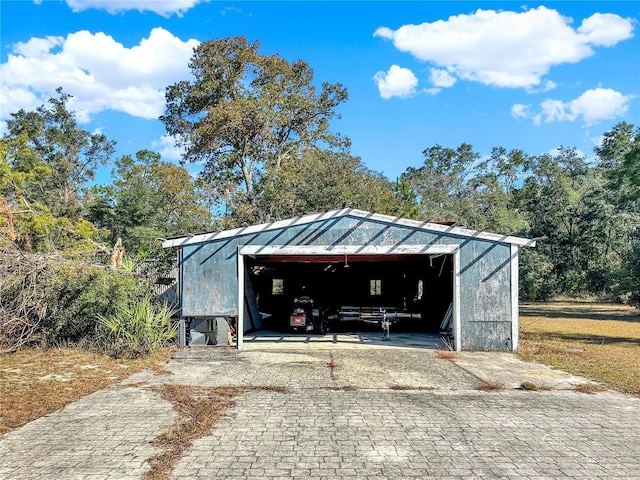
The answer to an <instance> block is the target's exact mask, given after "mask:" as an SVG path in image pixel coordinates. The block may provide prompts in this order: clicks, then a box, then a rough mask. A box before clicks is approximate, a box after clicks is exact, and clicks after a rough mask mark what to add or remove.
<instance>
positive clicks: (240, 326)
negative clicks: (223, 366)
mask: <svg viewBox="0 0 640 480" xmlns="http://www.w3.org/2000/svg"><path fill="white" fill-rule="evenodd" d="M236 328H237V331H236V348H237V349H238V350H242V346H243V345H242V344H243V340H244V255H242V254H241V253H240V251H238V322H237V324H236Z"/></svg>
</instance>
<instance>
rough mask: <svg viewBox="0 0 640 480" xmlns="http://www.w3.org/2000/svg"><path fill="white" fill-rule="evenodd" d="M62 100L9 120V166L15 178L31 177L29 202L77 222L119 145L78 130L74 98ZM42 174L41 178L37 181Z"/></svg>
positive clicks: (26, 188) (60, 97) (27, 189)
mask: <svg viewBox="0 0 640 480" xmlns="http://www.w3.org/2000/svg"><path fill="white" fill-rule="evenodd" d="M56 92H57V94H58V96H57V97H52V98H50V99H49V101H48V102H47V104H46V105H42V106H40V107H38V108H37V109H36V110H35V111H30V112H26V111H24V110H20V111H18V112H17V113H12V114H11V118H10V119H9V120H7V134H6V135H5V137H4V139H5V141H6V142H7V146H8V148H7V162H8V163H9V164H10V165H11V167H12V169H13V170H14V171H15V172H21V173H24V174H25V175H28V176H30V181H29V182H27V183H26V184H25V185H24V196H25V199H27V200H29V201H32V202H38V203H40V204H42V205H45V206H47V207H48V208H49V209H50V210H51V212H52V214H53V215H55V216H66V217H69V218H72V219H77V218H79V216H80V214H81V210H82V209H81V197H82V189H83V188H84V187H85V186H86V184H87V182H88V181H89V180H92V179H93V178H94V174H95V170H96V168H97V167H98V166H99V165H101V164H106V163H107V162H108V160H109V158H110V157H111V155H112V154H113V151H114V145H115V142H112V141H109V140H107V137H106V136H105V135H103V134H100V133H90V132H88V131H86V130H84V129H82V128H79V127H78V123H77V119H76V115H75V113H74V112H72V111H70V110H69V105H68V104H69V99H70V98H71V97H70V96H69V95H67V94H65V93H63V91H62V89H61V88H58V89H57V90H56ZM34 172H38V174H37V175H33V173H34Z"/></svg>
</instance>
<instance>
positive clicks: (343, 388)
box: [322, 385, 358, 392]
mask: <svg viewBox="0 0 640 480" xmlns="http://www.w3.org/2000/svg"><path fill="white" fill-rule="evenodd" d="M322 389H323V390H333V391H341V392H353V391H355V390H358V387H354V386H353V385H343V386H340V387H339V386H332V387H322Z"/></svg>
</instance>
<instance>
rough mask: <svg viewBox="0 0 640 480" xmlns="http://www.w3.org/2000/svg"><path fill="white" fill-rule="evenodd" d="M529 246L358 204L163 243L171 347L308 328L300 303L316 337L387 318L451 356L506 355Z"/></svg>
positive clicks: (514, 332)
mask: <svg viewBox="0 0 640 480" xmlns="http://www.w3.org/2000/svg"><path fill="white" fill-rule="evenodd" d="M534 245H535V242H534V241H532V240H529V239H524V238H520V237H514V236H505V235H499V234H494V233H490V232H478V231H474V230H469V229H466V228H462V227H459V226H455V225H443V224H439V223H430V222H420V221H415V220H409V219H402V218H396V217H390V216H386V215H380V214H375V213H371V212H366V211H362V210H355V209H343V210H336V211H331V212H326V213H321V214H314V215H307V216H304V217H298V218H293V219H288V220H283V221H279V222H273V223H268V224H262V225H254V226H250V227H244V228H239V229H234V230H228V231H222V232H212V233H206V234H200V235H187V236H182V237H178V238H172V239H168V240H166V241H164V242H163V246H164V247H165V248H177V251H178V262H179V280H178V286H179V289H178V290H179V299H180V311H181V314H180V325H181V328H180V346H181V347H186V346H196V345H219V344H224V343H225V339H228V338H229V336H230V333H229V331H228V330H229V329H230V330H231V332H233V333H234V334H235V335H236V342H235V343H236V345H237V348H238V349H242V348H243V336H244V334H245V333H247V332H255V331H258V330H260V329H269V330H275V331H298V330H303V331H306V332H307V333H309V330H306V329H305V328H301V327H306V328H307V329H308V326H307V325H303V324H304V320H302V321H301V322H299V323H298V324H296V323H294V320H296V319H295V318H294V313H295V312H296V308H298V310H297V311H298V312H299V313H300V314H302V313H303V312H304V315H305V316H306V317H307V318H308V319H309V321H311V322H314V323H313V324H314V325H315V327H314V328H313V329H312V330H311V331H310V333H313V334H317V335H323V334H324V333H325V332H326V329H327V328H328V329H329V330H330V331H331V330H334V331H336V330H337V331H340V329H350V328H367V326H368V325H369V326H375V327H377V326H379V325H380V323H381V322H382V321H387V322H389V323H390V324H391V325H392V328H393V329H394V330H395V331H404V332H430V333H442V334H443V335H445V336H447V337H448V338H449V339H450V341H451V343H450V344H451V346H452V348H454V349H455V350H497V351H511V350H515V349H516V348H517V338H518V295H517V293H518V283H517V282H518V271H517V269H518V249H519V248H520V247H523V246H528V247H531V246H534ZM304 302H306V303H304ZM318 325H320V326H318Z"/></svg>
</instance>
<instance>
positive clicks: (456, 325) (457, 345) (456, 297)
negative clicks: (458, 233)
mask: <svg viewBox="0 0 640 480" xmlns="http://www.w3.org/2000/svg"><path fill="white" fill-rule="evenodd" d="M451 314H452V315H453V345H454V350H455V351H456V352H459V351H460V350H461V349H462V339H461V338H460V336H461V334H462V326H461V325H460V249H459V248H458V249H457V250H456V251H455V252H453V307H452V312H451Z"/></svg>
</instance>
